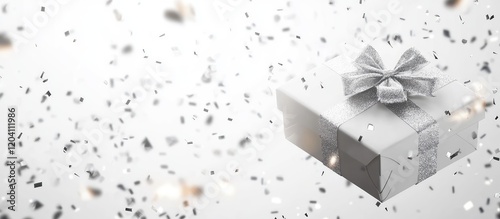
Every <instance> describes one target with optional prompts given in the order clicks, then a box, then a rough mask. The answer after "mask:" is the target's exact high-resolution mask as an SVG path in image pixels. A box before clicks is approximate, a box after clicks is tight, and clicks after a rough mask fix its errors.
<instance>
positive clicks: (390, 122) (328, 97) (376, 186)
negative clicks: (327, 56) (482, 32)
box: [277, 56, 484, 201]
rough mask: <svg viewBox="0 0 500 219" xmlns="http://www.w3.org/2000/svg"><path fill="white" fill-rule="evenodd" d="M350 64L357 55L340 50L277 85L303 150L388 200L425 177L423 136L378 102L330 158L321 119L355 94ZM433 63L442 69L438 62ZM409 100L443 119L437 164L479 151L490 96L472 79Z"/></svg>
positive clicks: (292, 136)
mask: <svg viewBox="0 0 500 219" xmlns="http://www.w3.org/2000/svg"><path fill="white" fill-rule="evenodd" d="M382 57H383V59H384V61H385V57H384V56H382ZM346 63H352V62H350V61H349V60H347V58H346V57H342V56H340V57H336V58H334V59H332V60H330V61H328V62H326V63H325V64H323V65H320V66H317V67H316V68H315V69H313V70H310V71H309V72H307V73H305V74H303V75H301V76H298V77H296V78H294V79H292V80H290V81H289V82H287V83H286V84H285V85H283V86H282V87H280V88H279V89H278V90H277V102H278V108H279V109H280V110H281V111H282V112H283V116H284V123H285V124H284V125H285V135H286V138H287V139H288V140H289V141H291V142H292V143H294V144H295V145H297V146H298V147H300V148H301V149H302V150H304V151H305V152H307V153H308V154H310V155H311V156H313V157H315V158H316V159H318V160H320V161H322V162H323V164H325V165H326V166H328V167H330V168H331V169H332V170H336V172H338V173H339V174H341V175H342V176H343V177H345V178H346V179H348V180H349V181H351V182H352V183H354V184H356V185H357V186H358V187H360V188H362V189H363V190H365V191H366V192H368V193H369V194H371V195H372V196H373V197H375V198H377V199H378V200H380V201H384V200H386V199H388V198H390V197H392V196H394V195H396V194H398V193H400V192H401V191H403V190H405V189H407V188H409V187H410V186H412V185H414V184H417V183H418V182H419V181H418V179H417V178H418V171H417V170H418V167H419V165H421V163H420V162H419V161H420V156H419V154H418V146H417V145H418V141H419V135H418V133H417V132H416V131H415V130H414V129H412V128H411V127H410V126H409V125H408V124H407V123H405V121H403V120H402V119H401V118H400V117H398V116H396V115H395V114H394V113H393V112H392V111H391V110H389V109H388V108H387V107H386V105H384V104H382V103H380V102H378V103H376V104H375V105H373V106H371V107H370V108H368V109H367V110H365V111H363V112H361V113H360V114H358V115H357V116H355V117H354V118H352V119H349V120H348V121H346V122H345V123H343V124H342V125H341V126H340V127H339V129H338V134H337V138H336V141H337V143H338V156H336V157H326V155H325V154H324V149H323V148H322V147H323V146H322V139H321V137H320V135H321V130H320V129H321V127H320V122H319V121H320V119H321V116H322V114H324V113H325V112H327V111H328V110H329V109H331V108H332V107H333V106H335V105H337V104H339V103H341V102H343V101H345V100H346V98H348V97H346V96H345V95H344V90H343V84H342V77H341V74H342V73H344V72H350V71H354V70H356V68H355V67H354V66H353V65H352V64H346ZM426 68H429V69H430V70H432V71H437V72H439V70H438V69H436V68H435V67H433V66H432V65H431V64H429V65H428V66H426ZM431 68H432V69H431ZM409 100H411V101H412V102H413V103H415V104H416V105H417V106H418V107H419V108H421V109H422V110H424V111H425V112H427V113H428V114H429V115H430V116H432V118H433V119H434V120H435V121H436V122H437V124H438V126H439V144H438V146H437V171H439V170H440V169H442V168H444V167H446V166H447V165H449V164H451V163H453V162H456V161H457V160H459V159H461V158H463V157H465V156H466V155H468V154H470V153H472V152H473V151H475V150H476V145H477V130H478V122H479V121H480V120H482V119H483V118H484V101H483V100H482V99H481V98H480V97H478V96H476V94H475V93H474V92H473V91H471V90H470V89H468V88H467V87H466V86H465V85H464V84H462V83H460V82H458V81H453V82H451V83H447V84H446V85H444V86H442V87H441V88H440V89H438V90H437V91H435V92H434V97H427V96H409ZM323 141H324V139H323ZM336 165H337V166H336Z"/></svg>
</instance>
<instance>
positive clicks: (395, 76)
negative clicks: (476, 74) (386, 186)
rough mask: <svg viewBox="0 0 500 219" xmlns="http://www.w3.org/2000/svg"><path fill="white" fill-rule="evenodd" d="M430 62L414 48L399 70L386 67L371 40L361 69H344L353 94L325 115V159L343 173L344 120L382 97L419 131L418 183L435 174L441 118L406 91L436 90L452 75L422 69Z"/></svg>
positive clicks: (322, 125)
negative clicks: (341, 138)
mask: <svg viewBox="0 0 500 219" xmlns="http://www.w3.org/2000/svg"><path fill="white" fill-rule="evenodd" d="M347 64H349V63H346V65H347ZM426 64H427V61H426V60H425V58H423V57H422V56H421V55H420V54H419V53H418V52H417V51H416V50H414V49H409V50H407V51H406V52H405V53H404V54H403V55H402V57H401V59H400V61H399V62H398V64H397V65H396V68H395V70H390V71H387V70H384V69H383V68H384V67H383V63H382V61H381V58H380V56H379V55H378V53H377V52H376V51H375V49H373V48H372V47H371V46H368V47H367V48H366V49H365V50H364V52H363V53H362V54H361V55H360V56H359V58H358V59H356V61H355V63H354V65H355V66H356V67H358V71H356V72H348V73H341V76H342V78H343V82H344V91H345V93H346V95H348V94H354V95H352V96H350V97H349V98H347V99H346V100H345V101H344V102H342V103H340V104H337V105H335V106H333V107H332V108H330V109H328V110H326V111H325V112H324V113H322V114H321V115H320V119H319V125H320V130H319V132H320V138H321V145H322V150H323V157H324V159H323V163H324V165H326V166H328V167H329V168H330V169H332V170H333V171H335V172H336V173H337V174H339V175H342V173H341V168H340V157H339V151H338V150H339V149H338V142H337V132H338V130H339V128H340V126H341V125H342V124H343V123H345V122H347V121H349V120H350V119H352V118H354V117H356V116H357V115H359V114H360V113H362V112H364V111H365V110H367V109H369V108H370V107H372V106H373V105H375V104H376V103H377V102H379V101H380V102H382V103H384V104H385V106H386V107H387V108H388V109H389V110H391V111H392V112H393V113H394V114H395V115H396V116H398V117H399V118H401V119H402V120H403V121H404V122H405V123H406V124H408V125H409V126H410V127H411V128H412V129H413V130H415V132H417V134H418V156H419V167H418V180H417V183H419V182H421V181H423V180H425V179H426V178H428V177H430V176H432V175H434V174H435V173H436V170H437V146H438V144H439V127H438V123H437V122H436V120H435V119H434V118H432V116H431V115H429V114H428V113H427V112H425V111H424V110H422V109H421V108H419V107H418V106H417V105H416V104H415V103H413V102H412V101H410V100H408V99H407V96H406V95H407V94H410V95H425V96H432V93H433V92H434V91H435V90H438V89H440V88H441V87H444V86H445V85H446V84H448V83H450V82H451V81H452V80H450V79H449V78H446V77H442V76H441V75H439V72H435V71H432V70H431V71H429V70H427V69H423V68H424V67H425V65H426Z"/></svg>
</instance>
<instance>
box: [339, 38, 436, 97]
mask: <svg viewBox="0 0 500 219" xmlns="http://www.w3.org/2000/svg"><path fill="white" fill-rule="evenodd" d="M427 64H428V62H427V60H426V59H425V58H424V57H423V56H422V55H420V53H419V52H418V51H417V50H415V49H413V48H410V49H408V50H406V52H404V53H403V55H402V56H401V58H400V59H399V61H398V64H397V65H396V67H395V68H394V70H386V69H384V64H383V63H382V59H381V58H380V55H379V54H378V53H377V51H376V50H375V49H374V48H373V47H371V46H368V47H366V49H365V50H364V51H363V52H362V53H361V55H360V56H359V57H358V58H357V59H356V60H355V61H354V66H356V68H357V69H358V70H357V71H354V72H347V73H344V74H342V82H343V84H344V93H345V95H354V94H358V93H360V92H363V91H365V90H368V89H370V88H372V87H376V88H377V97H378V100H379V101H380V102H381V103H384V104H388V103H401V102H405V101H406V100H407V99H408V95H422V96H432V93H433V92H434V90H435V89H436V83H437V82H436V81H437V80H438V77H437V76H436V75H433V74H420V70H421V69H422V68H423V67H425V66H426V65H427Z"/></svg>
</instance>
